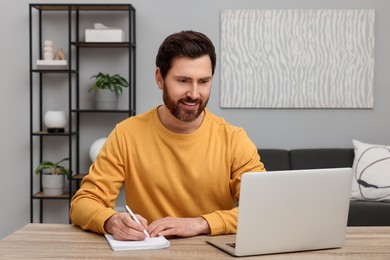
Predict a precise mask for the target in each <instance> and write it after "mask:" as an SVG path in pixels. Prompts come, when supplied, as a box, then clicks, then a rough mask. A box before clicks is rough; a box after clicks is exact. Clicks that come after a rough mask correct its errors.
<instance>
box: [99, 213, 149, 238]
mask: <svg viewBox="0 0 390 260" xmlns="http://www.w3.org/2000/svg"><path fill="white" fill-rule="evenodd" d="M137 218H138V220H139V221H140V222H141V224H142V225H140V224H138V223H137V222H135V221H134V220H133V219H132V217H131V216H130V214H129V213H126V212H122V213H117V214H114V215H112V216H111V217H110V218H109V219H107V220H106V222H105V223H104V230H105V231H106V232H107V233H109V234H112V236H113V237H114V239H116V240H144V239H145V238H146V236H145V233H144V232H143V231H144V230H145V229H147V228H148V221H147V220H146V219H145V218H143V217H142V216H140V215H138V214H137Z"/></svg>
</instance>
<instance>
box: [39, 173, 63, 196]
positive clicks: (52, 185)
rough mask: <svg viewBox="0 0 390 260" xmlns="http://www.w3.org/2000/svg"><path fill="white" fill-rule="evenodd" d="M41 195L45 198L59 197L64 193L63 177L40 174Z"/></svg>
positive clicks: (60, 175)
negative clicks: (45, 196)
mask: <svg viewBox="0 0 390 260" xmlns="http://www.w3.org/2000/svg"><path fill="white" fill-rule="evenodd" d="M42 188H43V193H44V194H45V195H47V196H59V195H62V194H63V193H64V175H62V174H58V175H52V174H42Z"/></svg>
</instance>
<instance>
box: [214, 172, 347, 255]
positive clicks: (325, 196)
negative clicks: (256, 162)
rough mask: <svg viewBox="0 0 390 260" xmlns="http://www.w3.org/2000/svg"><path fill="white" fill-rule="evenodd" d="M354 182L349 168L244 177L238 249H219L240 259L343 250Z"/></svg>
mask: <svg viewBox="0 0 390 260" xmlns="http://www.w3.org/2000/svg"><path fill="white" fill-rule="evenodd" d="M351 183H352V169H351V168H331V169H314V170H292V171H273V172H252V173H245V174H244V175H243V176H242V180H241V194H240V202H239V213H238V224H237V235H236V241H235V248H232V246H231V245H229V243H231V242H232V241H225V242H223V241H221V240H220V239H217V241H215V243H216V244H215V245H216V246H217V247H219V248H221V249H223V248H226V250H230V253H232V254H234V255H237V256H245V255H256V254H271V253H281V252H292V251H303V250H314V249H324V248H336V247H341V246H342V245H343V243H344V240H345V231H346V225H347V219H348V210H349V201H350V191H351ZM209 242H210V243H212V244H214V243H213V240H210V241H209ZM233 242H234V241H233ZM226 244H228V245H226Z"/></svg>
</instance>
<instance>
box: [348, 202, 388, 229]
mask: <svg viewBox="0 0 390 260" xmlns="http://www.w3.org/2000/svg"><path fill="white" fill-rule="evenodd" d="M348 226H390V203H388V202H377V201H357V200H355V201H354V200H352V201H351V202H350V205H349V214H348Z"/></svg>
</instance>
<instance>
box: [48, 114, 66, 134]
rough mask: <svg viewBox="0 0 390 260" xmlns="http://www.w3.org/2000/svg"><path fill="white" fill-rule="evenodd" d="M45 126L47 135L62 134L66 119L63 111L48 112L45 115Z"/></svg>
mask: <svg viewBox="0 0 390 260" xmlns="http://www.w3.org/2000/svg"><path fill="white" fill-rule="evenodd" d="M44 121H45V126H46V128H47V131H48V132H49V133H63V132H65V126H66V124H67V123H68V119H67V117H66V114H65V112H64V111H60V110H48V111H47V112H46V114H45V118H44Z"/></svg>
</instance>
